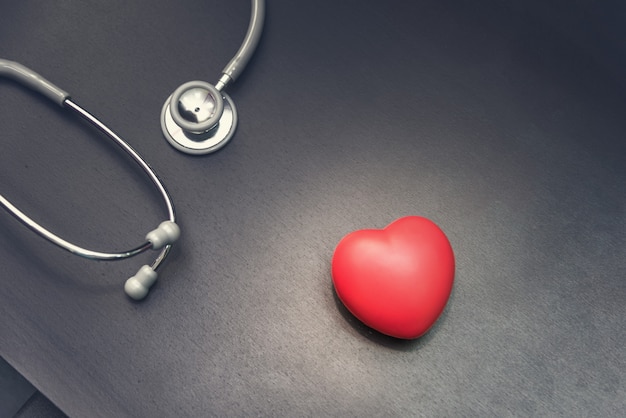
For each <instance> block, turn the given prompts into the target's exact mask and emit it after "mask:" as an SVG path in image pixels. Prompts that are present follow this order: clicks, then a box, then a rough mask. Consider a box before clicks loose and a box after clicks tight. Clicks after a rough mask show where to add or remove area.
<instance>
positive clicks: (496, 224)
mask: <svg viewBox="0 0 626 418" xmlns="http://www.w3.org/2000/svg"><path fill="white" fill-rule="evenodd" d="M184 3H185V4H184V5H183V2H175V1H158V2H154V1H133V2H128V1H122V0H118V1H107V2H102V1H92V0H89V1H71V0H66V1H60V2H43V1H40V2H35V1H32V2H31V1H21V2H4V4H3V5H2V12H1V15H0V56H2V57H5V58H10V59H13V60H16V61H19V62H21V63H23V64H25V65H27V66H30V67H31V68H33V69H35V70H37V71H39V72H40V73H42V74H43V75H45V76H46V77H47V78H49V79H50V80H52V81H54V82H55V83H57V84H58V85H60V86H61V87H63V88H65V89H66V90H68V91H69V92H71V93H73V96H74V98H75V100H76V101H77V102H78V103H79V104H81V105H83V106H84V107H86V108H87V109H88V110H90V111H91V112H93V113H95V114H96V115H98V116H100V117H101V118H102V119H103V120H104V121H105V122H106V123H108V124H109V125H110V126H111V127H113V129H115V130H116V131H118V132H119V133H120V134H121V135H123V136H124V137H126V138H127V139H128V140H129V141H130V142H131V143H132V145H133V146H135V147H136V148H137V150H139V151H140V152H141V153H142V154H143V155H144V156H145V157H146V159H147V160H148V161H149V162H150V163H151V164H152V165H153V166H154V167H155V168H156V169H157V170H158V172H159V174H160V175H161V177H162V178H163V179H164V181H165V182H166V184H167V186H168V187H169V189H170V190H171V192H172V194H173V197H174V199H175V202H176V204H177V209H178V213H179V216H180V225H181V227H182V229H183V231H184V235H183V238H182V240H181V241H180V243H179V245H178V246H176V247H175V250H174V251H173V253H172V256H171V259H170V260H169V262H168V263H167V266H166V267H165V268H164V269H163V270H162V272H161V278H160V281H159V282H158V285H157V286H156V287H155V288H154V291H153V292H152V294H151V295H150V297H149V298H148V299H147V300H146V301H144V302H142V303H133V302H132V301H130V300H129V299H127V298H126V297H125V295H124V294H123V292H122V284H123V282H124V280H125V279H126V277H128V276H129V275H131V274H133V273H134V272H135V271H136V269H137V267H138V266H139V265H140V264H143V263H144V262H146V261H149V259H148V258H147V257H143V258H142V257H140V258H142V259H140V260H137V259H136V260H133V261H125V262H118V263H97V262H90V261H87V260H82V259H78V258H77V257H74V256H71V255H70V254H66V253H64V252H62V251H61V250H59V249H57V248H56V247H53V246H51V245H49V244H48V243H46V242H44V241H43V240H41V239H40V238H38V237H36V236H35V235H33V234H31V233H30V232H28V231H27V230H25V229H24V228H23V227H22V226H21V225H19V224H18V223H17V222H16V221H15V220H14V219H12V218H11V217H9V216H6V215H3V216H2V217H1V218H0V231H1V236H0V261H1V263H2V273H1V280H2V286H1V287H0V289H1V290H0V310H1V311H0V314H1V316H0V318H1V319H0V355H1V356H2V357H4V358H5V359H6V360H7V361H9V362H10V363H11V364H12V365H13V366H14V367H15V368H16V369H18V370H19V371H20V372H21V373H22V374H23V375H24V376H25V377H26V378H27V379H29V380H30V381H31V382H32V383H33V384H34V385H35V386H36V387H37V388H38V389H40V390H41V391H42V392H43V393H44V394H45V395H46V396H47V397H49V398H50V399H51V400H52V401H53V402H54V403H56V404H57V405H58V406H59V407H60V408H61V409H62V410H64V411H65V412H66V413H67V414H69V415H70V416H77V417H78V416H81V417H83V416H108V417H121V416H146V417H155V416H170V417H174V416H207V415H280V416H294V415H352V416H366V415H425V416H435V415H438V416H455V415H456V416H459V415H464V416H485V415H489V416H506V415H563V416H611V415H612V416H615V415H622V414H623V413H624V412H625V408H626V401H625V397H626V392H625V389H624V388H625V387H626V375H625V368H626V355H625V351H624V345H625V344H626V336H625V333H624V324H625V314H626V307H625V300H626V298H625V297H626V282H625V278H626V277H625V276H626V226H625V222H626V191H625V187H624V186H625V183H626V164H625V163H624V160H625V157H626V145H625V140H624V135H625V133H626V117H625V111H626V83H625V82H624V74H625V70H626V44H625V41H624V39H626V37H625V36H624V35H626V29H624V27H625V25H624V22H625V20H624V19H625V16H624V13H625V8H624V6H623V2H618V1H614V2H603V4H602V5H600V4H597V3H598V2H592V1H581V2H569V1H548V2H543V1H538V0H537V1H532V2H528V1H504V2H502V1H495V0H493V1H486V2H469V1H467V2H465V1H460V0H457V1H455V0H447V1H441V2H440V1H415V2H409V1H404V0H396V1H367V2H364V1H356V0H351V1H335V0H332V1H331V0H320V1H312V2H304V1H291V0H270V2H269V4H268V17H267V27H266V31H265V34H264V36H263V40H262V43H261V45H260V48H259V50H258V51H257V55H256V57H255V58H254V60H253V61H252V62H251V65H250V67H249V68H248V71H247V72H246V73H245V75H244V76H243V77H242V78H241V79H240V80H238V82H237V83H236V84H235V85H233V86H232V89H230V93H231V96H232V97H233V99H234V100H235V102H236V103H237V106H238V108H239V111H240V116H241V124H240V126H239V129H238V132H237V134H236V137H235V139H234V140H233V141H232V143H231V144H230V145H228V146H227V148H225V149H223V150H222V151H221V152H219V153H217V154H215V155H211V156H207V157H200V158H194V157H189V156H186V155H182V154H180V153H178V152H176V151H174V150H173V149H171V148H170V147H169V146H168V145H166V143H165V141H164V140H163V139H162V137H161V133H160V128H159V124H158V115H159V112H160V110H161V106H162V103H163V101H164V100H165V98H166V97H167V96H168V95H169V94H170V92H171V91H172V90H173V89H174V88H175V87H176V86H178V85H179V84H180V83H182V82H184V81H188V80H192V79H207V80H209V81H214V80H215V79H216V78H217V76H218V74H219V71H220V70H221V68H222V66H223V65H224V64H225V62H226V61H227V60H228V59H229V58H230V56H231V55H232V53H233V52H234V51H235V50H236V49H237V47H238V46H239V42H240V41H241V39H242V37H243V33H244V32H245V29H246V27H247V23H248V16H249V15H248V13H249V3H248V1H246V0H238V1H219V2H217V1H195V2H194V1H186V2H184ZM478 3H479V4H478ZM0 95H1V97H2V104H1V105H0V106H2V111H1V112H0V127H1V129H2V152H1V153H0V176H1V178H2V193H3V194H4V195H5V196H6V197H8V198H9V199H11V200H12V201H13V202H14V203H15V204H17V205H18V206H19V207H21V208H22V209H24V210H25V211H27V212H28V213H29V214H31V216H33V217H34V218H36V219H39V220H41V221H42V222H44V223H45V224H46V225H47V226H48V227H49V228H51V229H53V230H55V231H58V232H60V233H63V234H64V236H65V237H67V238H68V239H71V240H74V241H77V242H79V243H82V244H84V245H86V246H92V247H97V248H99V249H105V250H106V249H113V248H120V247H126V246H129V245H134V244H135V243H136V242H138V241H140V240H141V239H142V237H143V235H144V234H145V232H147V231H148V230H149V229H151V228H152V227H153V226H154V225H156V224H157V223H158V222H159V221H160V220H161V219H162V218H163V217H164V213H163V209H162V207H161V205H160V204H159V201H158V198H157V195H156V193H155V192H154V191H153V190H152V189H151V188H149V187H148V184H147V181H146V180H145V179H144V178H143V177H141V176H140V174H139V172H138V170H137V169H135V168H134V167H133V166H132V165H130V164H129V163H128V161H127V160H126V159H125V158H120V154H119V152H118V151H117V150H115V149H113V148H112V147H111V146H109V145H108V144H107V143H106V142H100V137H99V136H98V135H97V134H95V133H94V132H93V131H92V130H91V129H90V128H89V127H86V126H85V125H84V124H82V123H79V122H77V120H76V119H74V118H73V117H72V116H71V115H69V114H66V113H65V112H64V111H63V110H62V109H60V108H57V107H55V106H54V105H52V104H49V103H46V102H45V101H43V100H40V98H39V97H38V96H37V95H36V94H31V93H29V92H27V91H26V90H24V89H22V88H20V87H18V86H17V85H16V84H14V83H12V82H9V81H6V80H2V81H0ZM411 214H415V215H422V216H427V217H429V218H431V219H433V220H435V221H436V222H437V223H438V224H439V225H440V226H441V227H442V228H443V229H444V230H445V231H446V232H447V234H448V236H449V238H450V240H451V242H452V245H453V247H454V249H455V252H456V257H457V272H456V283H455V288H454V292H453V295H452V297H451V300H450V302H449V304H448V306H447V309H446V311H445V314H444V315H443V316H442V317H441V318H440V321H439V322H438V324H437V326H436V327H435V328H434V329H433V330H432V331H431V332H430V333H429V334H427V335H426V336H425V337H423V338H422V339H420V340H418V341H412V342H406V341H397V340H393V339H391V338H387V337H384V336H381V335H379V334H377V333H375V332H372V331H370V330H368V329H367V328H365V327H364V326H362V325H361V324H360V323H359V322H358V321H356V320H355V319H354V318H353V317H351V316H350V315H349V314H347V313H346V311H345V310H344V309H343V308H342V307H341V305H340V303H338V301H337V299H336V297H335V295H334V293H333V289H332V284H331V278H330V273H329V269H330V259H331V256H332V252H333V249H334V247H335V245H336V244H337V242H338V241H339V239H340V238H341V237H342V236H343V235H345V234H346V233H348V232H350V231H352V230H355V229H360V228H368V227H383V226H385V225H386V224H388V223H389V222H391V221H392V220H394V219H396V218H398V217H400V216H404V215H411Z"/></svg>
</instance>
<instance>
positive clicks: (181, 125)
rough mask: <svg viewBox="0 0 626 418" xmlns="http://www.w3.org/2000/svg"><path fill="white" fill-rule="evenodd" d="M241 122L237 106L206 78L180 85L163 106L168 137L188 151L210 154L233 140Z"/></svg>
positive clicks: (163, 122) (162, 127)
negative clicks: (239, 121)
mask: <svg viewBox="0 0 626 418" xmlns="http://www.w3.org/2000/svg"><path fill="white" fill-rule="evenodd" d="M236 126H237V109H236V108H235V105H234V103H233V101H232V100H231V98H230V97H229V96H228V95H227V94H226V93H225V92H223V91H219V90H218V89H217V88H215V87H214V86H213V85H211V84H209V83H207V82H204V81H190V82H188V83H185V84H183V85H181V86H180V87H179V88H177V89H176V90H175V91H174V93H172V95H171V96H170V97H169V98H168V99H167V100H166V101H165V104H164V105H163V109H162V110H161V129H162V130H163V135H164V136H165V139H166V140H167V141H168V142H169V143H170V145H172V146H173V147H174V148H176V149H177V150H179V151H182V152H185V153H187V154H209V153H211V152H215V151H217V150H218V149H220V148H222V147H223V146H224V145H226V144H227V143H228V141H230V139H231V138H232V137H233V134H234V133H235V128H236Z"/></svg>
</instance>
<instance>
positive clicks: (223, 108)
mask: <svg viewBox="0 0 626 418" xmlns="http://www.w3.org/2000/svg"><path fill="white" fill-rule="evenodd" d="M264 17H265V0H252V13H251V18H250V24H249V26H248V32H247V34H246V36H245V38H244V41H243V43H242V45H241V47H240V48H239V50H238V51H237V53H236V54H235V56H234V57H233V59H232V60H231V61H230V62H229V63H228V65H227V66H226V67H225V68H224V70H223V71H222V75H221V77H220V78H219V80H218V82H217V84H216V85H215V86H213V85H211V84H209V83H206V82H203V81H190V82H188V83H184V84H183V85H181V86H180V87H178V88H177V89H176V90H175V91H174V92H173V93H172V95H171V96H170V97H169V98H168V99H167V101H166V102H165V104H164V106H163V110H162V111H161V128H162V130H163V134H164V135H165V139H167V141H168V142H169V143H170V144H171V145H172V146H173V147H174V148H176V149H178V150H179V151H183V152H186V153H189V154H208V153H211V152H214V151H217V150H218V149H220V148H222V147H223V146H224V145H226V143H228V141H230V139H231V138H232V136H233V134H234V132H235V128H236V125H237V111H236V108H235V105H234V104H233V102H232V100H231V98H230V97H229V96H228V95H227V94H226V93H225V92H223V89H224V88H225V87H226V86H227V85H228V84H229V83H231V82H233V81H234V80H236V79H237V77H238V76H239V75H240V74H241V72H242V71H243V69H244V67H245V66H246V64H247V63H248V61H249V60H250V58H251V57H252V54H253V53H254V50H255V48H256V46H257V44H258V42H259V39H260V37H261V32H262V28H263V21H264ZM1 76H6V77H9V78H12V79H14V80H16V81H18V82H20V83H22V84H24V85H25V86H27V87H29V88H31V89H33V90H35V91H37V92H39V93H41V94H43V95H44V96H45V97H47V98H48V99H50V100H52V101H53V102H55V103H57V104H58V105H60V106H61V107H64V108H67V109H69V110H71V111H73V112H75V113H76V114H78V115H79V116H80V117H82V118H83V119H85V120H86V121H87V122H89V123H90V124H91V125H93V126H94V127H95V128H97V129H98V130H99V131H101V132H102V133H104V134H105V135H106V137H107V138H109V139H110V140H111V141H113V142H114V143H115V144H116V145H117V146H119V147H120V148H121V149H122V150H123V151H124V152H126V153H127V154H128V155H129V156H130V157H131V158H132V159H133V160H134V161H135V162H136V163H137V164H138V165H139V166H140V167H141V169H142V170H143V171H144V172H145V173H146V175H147V176H148V177H149V178H150V180H151V181H152V183H153V184H154V186H155V187H156V189H157V190H158V192H159V194H160V195H161V197H162V198H163V201H164V203H165V206H166V209H167V213H168V219H167V220H165V221H163V222H161V223H160V224H159V226H158V227H157V228H155V229H154V230H152V231H150V232H148V234H147V235H146V237H145V241H144V242H143V243H142V244H141V245H139V246H137V247H135V248H132V249H130V250H127V251H120V252H101V251H93V250H89V249H86V248H82V247H80V246H78V245H75V244H72V243H71V242H69V241H66V240H64V239H63V238H61V237H59V236H58V235H56V234H54V233H52V232H51V231H49V230H47V229H46V228H44V227H42V226H41V225H39V224H38V223H37V222H35V221H34V220H32V219H31V218H29V217H28V216H27V215H26V214H25V213H23V212H22V211H20V210H19V209H18V208H17V207H15V206H14V205H13V204H12V203H11V202H9V201H8V200H7V199H6V198H4V196H2V195H1V194H0V205H2V207H4V208H5V209H6V210H7V211H8V212H9V213H10V214H12V215H13V216H14V217H15V218H17V219H18V220H19V221H20V222H21V223H23V224H24V225H25V226H27V227H28V228H30V229H31V230H32V231H34V232H35V233H37V234H38V235H40V236H41V237H43V238H45V239H46V240H48V241H50V242H51V243H53V244H55V245H57V246H59V247H60V248H62V249H64V250H66V251H69V252H71V253H73V254H76V255H78V256H81V257H84V258H88V259H92V260H121V259H125V258H129V257H133V256H135V255H138V254H141V253H143V252H146V251H148V250H150V249H152V250H160V251H159V254H158V255H157V257H156V258H155V260H154V261H153V262H152V264H149V265H148V264H146V265H143V266H142V267H141V268H140V269H139V270H138V271H137V273H136V274H135V275H134V276H132V277H130V278H129V279H128V280H126V283H125V285H124V290H125V292H126V294H127V295H128V296H130V297H131V298H133V299H136V300H140V299H143V298H144V297H146V295H147V294H148V291H149V290H150V287H151V286H152V285H153V284H154V283H155V281H156V279H157V269H158V268H159V266H161V264H162V263H163V261H165V259H166V258H167V255H168V254H169V252H170V249H171V247H172V244H173V243H174V242H176V240H178V238H179V237H180V228H179V227H178V225H177V224H176V213H175V211H174V204H173V202H172V197H171V196H170V194H169V192H168V191H167V189H166V188H165V186H164V185H163V182H162V181H161V180H160V179H159V177H158V176H157V174H156V173H155V172H154V170H153V169H152V168H151V167H150V165H149V164H148V163H147V162H146V161H145V160H144V159H143V158H142V157H141V156H140V155H139V153H137V151H135V150H134V149H133V147H131V146H130V145H129V144H128V143H127V142H126V141H124V140H123V139H122V138H121V137H120V136H118V135H117V134H116V133H115V132H113V131H112V130H111V129H109V128H108V127H107V126H106V125H105V124H104V123H102V122H100V121H99V120H98V119H97V118H96V117H95V116H93V115H92V114H90V113H89V112H87V111H86V110H85V109H83V108H81V107H80V106H78V105H77V104H76V103H75V102H74V101H72V100H71V99H70V95H69V94H68V93H67V92H66V91H64V90H62V89H60V88H59V87H57V86H55V85H54V84H52V83H50V82H49V81H48V80H46V79H44V78H43V77H41V76H40V75H39V74H37V73H35V72H34V71H32V70H30V69H28V68H26V67H24V66H23V65H21V64H19V63H17V62H13V61H8V60H4V59H0V77H1Z"/></svg>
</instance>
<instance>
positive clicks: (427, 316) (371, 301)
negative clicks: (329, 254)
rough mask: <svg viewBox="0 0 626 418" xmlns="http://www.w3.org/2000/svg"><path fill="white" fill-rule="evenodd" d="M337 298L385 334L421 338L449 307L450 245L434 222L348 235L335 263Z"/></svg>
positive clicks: (409, 220)
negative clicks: (446, 307) (447, 305)
mask: <svg viewBox="0 0 626 418" xmlns="http://www.w3.org/2000/svg"><path fill="white" fill-rule="evenodd" d="M332 276H333V283H334V285H335V290H336V291H337V295H338V296H339V299H341V301H342V302H343V303H344V305H346V307H347V308H348V310H349V311H350V312H352V314H353V315H354V316H356V317H357V318H358V319H360V320H361V321H363V322H364V323H365V324H366V325H368V326H369V327H371V328H374V329H375V330H378V331H380V332H382V333H383V334H387V335H390V336H392V337H398V338H405V339H411V338H417V337H420V336H422V335H423V334H424V333H426V331H428V330H429V329H430V327H431V326H432V325H433V324H434V323H435V321H436V320H437V318H438V317H439V315H440V314H441V312H443V309H444V308H445V306H446V302H447V301H448V298H449V296H450V292H451V291H452V284H453V282H454V253H453V252H452V246H451V245H450V241H448V238H447V237H446V236H445V234H444V233H443V231H442V230H441V229H440V228H439V227H438V226H437V225H435V224H434V223H433V222H432V221H430V220H428V219H426V218H422V217H419V216H407V217H404V218H400V219H398V220H397V221H395V222H393V223H392V224H390V225H389V226H388V227H386V228H385V229H366V230H361V231H355V232H352V233H350V234H348V235H347V236H345V237H344V238H343V239H342V240H341V241H340V242H339V244H338V245H337V248H336V249H335V254H334V255H333V260H332Z"/></svg>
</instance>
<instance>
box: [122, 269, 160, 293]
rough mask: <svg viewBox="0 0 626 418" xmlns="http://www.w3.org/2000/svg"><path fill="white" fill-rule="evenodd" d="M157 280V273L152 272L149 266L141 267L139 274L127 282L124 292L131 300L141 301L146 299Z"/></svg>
mask: <svg viewBox="0 0 626 418" xmlns="http://www.w3.org/2000/svg"><path fill="white" fill-rule="evenodd" d="M156 279H157V272H156V271H154V270H152V268H151V267H150V266H148V265H144V266H141V268H140V269H139V271H138V272H137V274H135V275H134V276H133V277H131V278H130V279H128V280H126V284H124V291H125V292H126V294H127V295H128V296H130V297H131V298H133V299H135V300H141V299H143V298H145V297H146V295H147V294H148V291H149V290H150V287H152V285H153V284H154V282H156Z"/></svg>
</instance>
